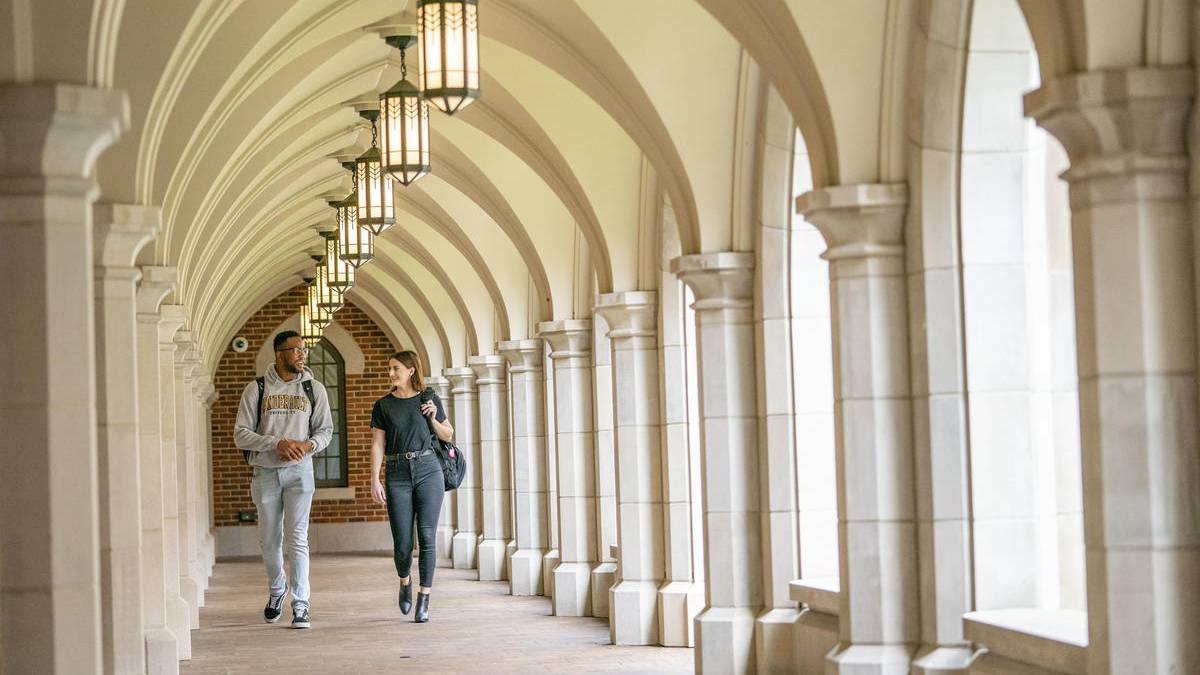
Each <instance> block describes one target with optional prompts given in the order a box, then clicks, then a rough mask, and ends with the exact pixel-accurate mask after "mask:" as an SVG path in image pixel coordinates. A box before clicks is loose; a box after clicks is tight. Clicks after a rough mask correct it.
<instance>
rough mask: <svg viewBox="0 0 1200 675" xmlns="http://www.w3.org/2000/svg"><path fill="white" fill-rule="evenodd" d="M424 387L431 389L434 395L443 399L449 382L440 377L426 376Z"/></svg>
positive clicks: (448, 387)
mask: <svg viewBox="0 0 1200 675" xmlns="http://www.w3.org/2000/svg"><path fill="white" fill-rule="evenodd" d="M425 386H426V387H429V388H431V389H433V391H434V393H436V394H437V395H438V396H441V397H443V398H444V397H445V395H446V392H447V391H448V390H449V389H450V380H447V379H446V378H444V377H442V376H441V375H426V376H425Z"/></svg>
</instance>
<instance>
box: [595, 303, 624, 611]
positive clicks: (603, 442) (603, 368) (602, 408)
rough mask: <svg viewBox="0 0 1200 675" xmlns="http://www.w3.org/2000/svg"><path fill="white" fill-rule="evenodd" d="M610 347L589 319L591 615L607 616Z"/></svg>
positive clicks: (613, 490)
mask: <svg viewBox="0 0 1200 675" xmlns="http://www.w3.org/2000/svg"><path fill="white" fill-rule="evenodd" d="M612 386H613V379H612V347H610V346H609V341H608V324H606V323H605V322H604V317H602V316H595V317H593V318H592V392H593V394H592V396H593V398H592V410H593V411H594V418H593V420H594V422H593V423H594V425H595V436H596V505H597V509H598V511H597V518H598V520H597V522H596V554H597V555H598V556H600V558H599V560H600V562H599V563H598V564H597V565H596V566H595V567H594V568H593V569H592V616H597V617H602V618H608V592H609V590H610V589H612V587H613V585H614V584H616V583H617V576H618V570H617V559H616V558H615V557H613V554H612V549H613V547H614V546H616V545H617V457H616V452H615V451H614V446H613V390H612Z"/></svg>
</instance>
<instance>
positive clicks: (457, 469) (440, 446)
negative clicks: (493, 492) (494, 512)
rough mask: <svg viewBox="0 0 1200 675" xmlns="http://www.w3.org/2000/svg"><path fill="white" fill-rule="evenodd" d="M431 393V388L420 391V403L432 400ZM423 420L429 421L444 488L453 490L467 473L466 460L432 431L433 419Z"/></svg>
mask: <svg viewBox="0 0 1200 675" xmlns="http://www.w3.org/2000/svg"><path fill="white" fill-rule="evenodd" d="M432 393H433V389H432V388H428V389H426V390H425V391H423V392H421V405H424V404H425V403H426V402H428V401H430V400H432V396H431V394H432ZM425 420H426V421H427V422H429V432H430V434H432V435H433V443H434V446H433V447H434V452H436V453H437V457H438V461H439V462H441V463H442V478H444V479H445V483H446V490H447V491H450V490H453V489H455V488H457V487H458V486H459V485H462V482H463V478H465V477H466V475H467V460H466V459H465V458H464V457H463V454H462V450H459V449H458V447H457V446H455V445H454V444H453V443H448V442H446V441H443V440H442V439H440V438H438V435H437V433H435V432H434V431H433V420H431V419H429V418H428V417H427V418H425Z"/></svg>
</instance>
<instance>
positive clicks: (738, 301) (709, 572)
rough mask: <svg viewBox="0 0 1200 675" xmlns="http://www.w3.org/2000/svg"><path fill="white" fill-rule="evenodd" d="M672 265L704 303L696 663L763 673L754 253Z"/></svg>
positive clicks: (699, 314)
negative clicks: (750, 370) (758, 660)
mask: <svg viewBox="0 0 1200 675" xmlns="http://www.w3.org/2000/svg"><path fill="white" fill-rule="evenodd" d="M671 267H672V270H673V271H674V272H675V273H676V274H677V275H678V276H679V278H680V279H681V280H683V282H684V283H685V284H687V285H688V286H690V287H691V289H692V292H693V293H694V294H695V298H696V302H695V305H694V307H695V309H696V340H697V345H696V347H697V354H698V359H697V360H698V362H699V368H698V369H699V388H700V425H701V443H702V446H701V447H702V448H703V459H704V461H703V463H702V467H703V473H704V537H705V556H704V565H705V578H707V579H709V580H720V581H719V582H718V583H709V584H708V585H707V588H706V598H707V601H708V602H707V607H706V608H705V610H704V611H702V612H701V613H700V615H699V616H697V617H696V663H697V666H698V667H699V668H702V669H704V670H707V671H709V672H719V673H752V672H755V658H754V656H755V654H754V619H755V616H756V615H757V614H758V610H759V608H760V607H762V604H763V589H762V559H761V556H762V547H761V543H760V542H761V527H762V523H761V521H760V506H759V498H758V493H759V489H758V481H759V465H758V424H757V417H758V411H757V405H756V403H757V401H756V392H755V389H754V387H755V379H754V378H752V377H746V376H745V369H746V368H747V367H748V366H749V364H753V363H754V312H753V309H754V302H753V293H754V286H753V282H754V254H753V253H735V252H719V253H705V254H699V255H686V256H682V257H679V258H676V259H675V260H674V261H672V265H671Z"/></svg>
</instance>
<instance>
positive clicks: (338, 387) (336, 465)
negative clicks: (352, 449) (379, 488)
mask: <svg viewBox="0 0 1200 675" xmlns="http://www.w3.org/2000/svg"><path fill="white" fill-rule="evenodd" d="M308 367H309V369H310V370H312V372H313V377H315V378H316V379H317V380H318V381H319V382H320V383H321V384H323V385H325V391H326V392H327V393H328V394H329V412H330V413H331V414H332V416H333V440H331V441H330V442H329V447H327V448H325V450H324V451H323V452H320V453H318V454H317V455H316V456H314V457H313V474H314V475H315V476H316V479H317V487H346V486H347V485H349V482H348V480H347V478H348V473H347V470H346V363H345V361H343V360H342V355H341V354H339V353H338V350H337V349H336V348H335V347H334V346H333V345H332V344H330V343H329V341H328V340H321V342H320V343H319V344H317V345H316V346H315V347H313V348H312V349H310V350H309V352H308Z"/></svg>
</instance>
